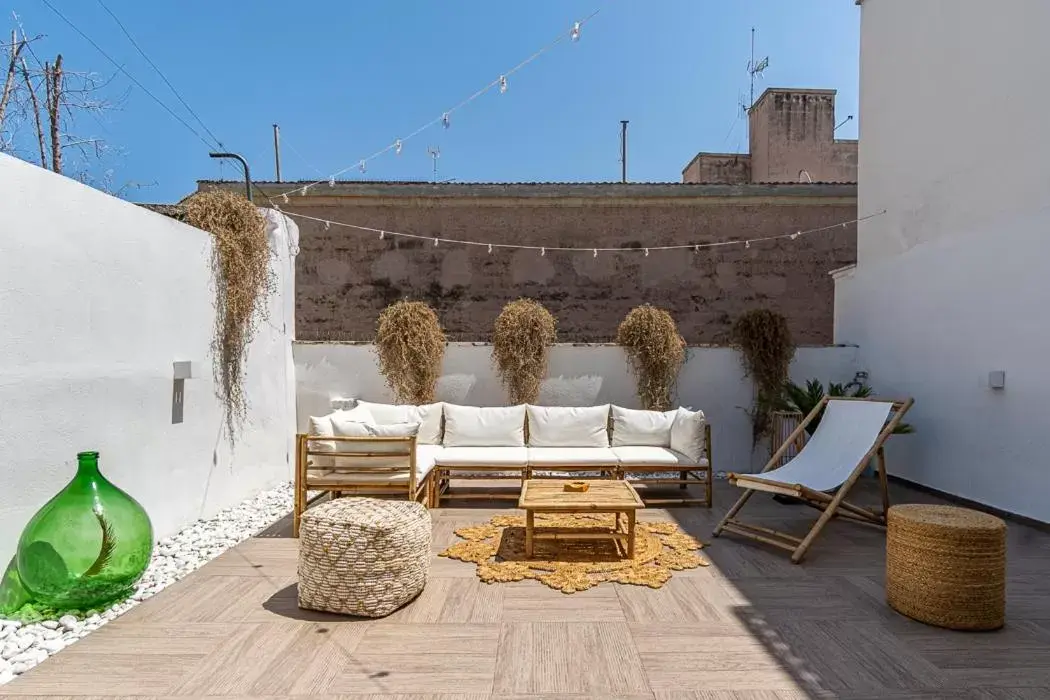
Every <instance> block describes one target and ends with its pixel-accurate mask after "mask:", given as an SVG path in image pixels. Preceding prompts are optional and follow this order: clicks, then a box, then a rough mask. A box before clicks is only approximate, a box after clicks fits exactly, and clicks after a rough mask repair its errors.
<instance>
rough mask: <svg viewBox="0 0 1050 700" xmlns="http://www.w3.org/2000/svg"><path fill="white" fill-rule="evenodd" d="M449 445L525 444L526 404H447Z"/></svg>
mask: <svg viewBox="0 0 1050 700" xmlns="http://www.w3.org/2000/svg"><path fill="white" fill-rule="evenodd" d="M443 444H444V445H445V446H446V447H524V446H525V404H522V405H520V406H506V407H499V408H495V407H480V408H479V407H477V406H457V405H455V404H450V403H446V404H445V439H444V443H443Z"/></svg>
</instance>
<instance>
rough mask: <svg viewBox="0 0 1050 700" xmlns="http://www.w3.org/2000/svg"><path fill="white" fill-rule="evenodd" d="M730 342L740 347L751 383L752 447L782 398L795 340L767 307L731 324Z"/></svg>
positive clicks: (765, 431) (781, 318) (782, 320)
mask: <svg viewBox="0 0 1050 700" xmlns="http://www.w3.org/2000/svg"><path fill="white" fill-rule="evenodd" d="M733 343H734V345H736V346H737V348H738V349H739V350H740V353H741V356H742V358H743V363H744V371H745V372H746V373H747V375H748V376H749V377H751V380H752V381H753V382H754V384H755V400H754V405H753V406H752V408H751V411H750V415H751V440H752V447H754V445H757V444H758V441H759V440H760V439H761V438H762V437H764V436H766V435H768V434H769V430H770V421H771V418H770V414H771V413H772V412H773V411H775V410H777V407H778V406H779V405H780V402H781V401H782V398H781V397H782V394H783V388H784V385H785V384H786V383H787V381H788V367H789V366H790V365H791V360H792V358H794V357H795V342H794V340H793V339H792V337H791V330H790V329H789V328H788V323H787V319H786V318H784V316H783V315H782V314H779V313H776V312H775V311H770V310H768V309H753V310H751V311H748V312H746V313H744V314H742V315H741V316H740V317H739V318H737V320H736V322H735V323H734V324H733Z"/></svg>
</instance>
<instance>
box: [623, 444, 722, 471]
mask: <svg viewBox="0 0 1050 700" xmlns="http://www.w3.org/2000/svg"><path fill="white" fill-rule="evenodd" d="M612 451H613V452H614V453H615V454H616V458H617V459H618V460H620V466H621V467H628V468H630V467H632V466H635V467H642V466H645V467H654V466H665V465H666V466H667V467H706V466H707V460H706V459H704V460H701V461H699V462H695V461H693V460H691V459H689V457H687V456H686V455H684V454H682V453H681V452H676V451H674V450H672V449H669V448H667V447H653V446H652V445H624V446H621V447H613V448H612Z"/></svg>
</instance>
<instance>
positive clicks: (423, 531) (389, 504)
mask: <svg viewBox="0 0 1050 700" xmlns="http://www.w3.org/2000/svg"><path fill="white" fill-rule="evenodd" d="M430 527H431V525H430V514H429V513H428V512H427V509H426V508H424V507H423V506H422V505H421V504H419V503H414V502H411V501H383V500H379V499H375V498H337V499H335V500H333V501H329V502H327V503H324V504H321V505H319V506H317V507H315V508H311V509H309V510H307V511H306V512H305V513H303V519H302V526H301V528H300V530H299V607H301V608H307V609H310V610H323V611H325V612H334V613H343V614H346V615H361V616H364V617H383V616H384V615H389V614H390V613H392V612H394V611H395V610H397V609H398V608H400V607H401V606H402V605H404V604H405V603H408V602H409V601H411V600H412V599H413V598H415V597H416V596H417V595H419V593H420V592H421V591H422V590H423V586H424V585H426V582H427V574H428V572H429V567H430Z"/></svg>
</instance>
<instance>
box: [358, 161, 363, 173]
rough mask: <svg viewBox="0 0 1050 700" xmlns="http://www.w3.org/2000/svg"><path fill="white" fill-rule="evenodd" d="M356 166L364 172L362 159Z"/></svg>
mask: <svg viewBox="0 0 1050 700" xmlns="http://www.w3.org/2000/svg"><path fill="white" fill-rule="evenodd" d="M357 167H358V168H359V169H360V170H361V172H364V171H365V162H364V161H361V162H360V163H359V164H358V166H357Z"/></svg>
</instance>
